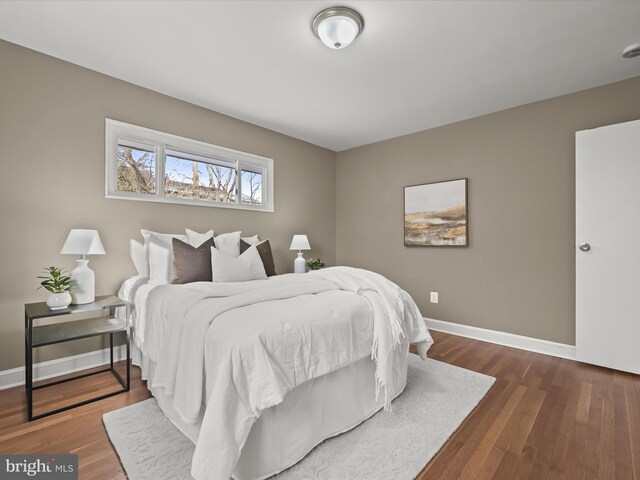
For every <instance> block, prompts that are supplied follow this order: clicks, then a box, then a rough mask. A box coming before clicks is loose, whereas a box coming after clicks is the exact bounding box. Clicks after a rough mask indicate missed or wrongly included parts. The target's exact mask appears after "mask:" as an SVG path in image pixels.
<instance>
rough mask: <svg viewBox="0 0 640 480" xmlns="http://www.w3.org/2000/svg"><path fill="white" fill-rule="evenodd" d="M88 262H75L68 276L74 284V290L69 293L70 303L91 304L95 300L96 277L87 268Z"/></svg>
mask: <svg viewBox="0 0 640 480" xmlns="http://www.w3.org/2000/svg"><path fill="white" fill-rule="evenodd" d="M88 263H89V260H84V259H82V260H76V264H77V265H76V268H74V269H73V270H72V271H71V273H70V274H69V276H70V277H71V280H73V281H74V282H75V289H74V290H73V291H72V292H71V303H72V304H73V305H83V304H85V303H92V302H93V301H95V299H96V295H95V286H96V276H95V274H94V273H93V270H91V269H90V268H89V266H88Z"/></svg>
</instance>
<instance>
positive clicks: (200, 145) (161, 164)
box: [105, 118, 274, 212]
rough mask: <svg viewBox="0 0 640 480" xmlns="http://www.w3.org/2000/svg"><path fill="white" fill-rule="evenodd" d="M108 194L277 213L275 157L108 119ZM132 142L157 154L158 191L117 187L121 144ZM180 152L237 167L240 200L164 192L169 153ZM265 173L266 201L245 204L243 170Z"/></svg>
mask: <svg viewBox="0 0 640 480" xmlns="http://www.w3.org/2000/svg"><path fill="white" fill-rule="evenodd" d="M105 142H106V145H105V197H106V198H115V199H120V200H123V199H124V200H138V201H144V202H161V203H177V204H182V205H198V206H203V207H216V208H232V209H233V208H235V209H240V210H253V211H259V212H273V211H274V208H273V205H274V185H273V181H274V179H273V159H271V158H267V157H261V156H259V155H254V154H252V153H246V152H240V151H238V150H232V149H230V148H225V147H220V146H217V145H212V144H210V143H205V142H201V141H198V140H192V139H190V138H185V137H180V136H178V135H173V134H171V133H165V132H160V131H157V130H152V129H150V128H145V127H140V126H138V125H131V124H129V123H124V122H120V121H118V120H112V119H110V118H107V119H106V136H105ZM123 143H124V144H130V145H131V146H135V145H137V144H139V145H140V147H145V150H149V149H150V150H152V151H154V152H155V155H156V175H155V176H156V186H155V187H156V188H155V190H156V191H155V193H154V194H148V193H137V192H120V191H118V190H117V178H118V176H117V173H118V145H119V144H123ZM168 151H169V152H171V151H172V152H174V153H176V154H179V155H180V156H181V158H186V159H188V160H195V161H198V162H208V163H212V164H217V165H222V166H227V167H233V168H235V169H236V201H235V203H231V202H216V201H211V200H195V199H184V198H175V197H168V196H165V194H164V180H165V154H167V152H168ZM243 169H244V170H250V171H255V172H256V173H262V204H261V205H255V204H248V203H242V182H241V176H242V170H243Z"/></svg>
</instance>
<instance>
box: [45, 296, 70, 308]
mask: <svg viewBox="0 0 640 480" xmlns="http://www.w3.org/2000/svg"><path fill="white" fill-rule="evenodd" d="M70 304H71V294H70V293H69V292H62V293H52V294H51V295H49V298H47V305H48V306H49V308H50V309H51V310H61V309H63V308H67V307H68V306H69V305H70Z"/></svg>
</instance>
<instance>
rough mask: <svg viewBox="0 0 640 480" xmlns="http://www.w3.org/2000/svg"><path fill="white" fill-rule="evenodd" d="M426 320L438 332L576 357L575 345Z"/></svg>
mask: <svg viewBox="0 0 640 480" xmlns="http://www.w3.org/2000/svg"><path fill="white" fill-rule="evenodd" d="M425 320H426V322H427V327H428V328H429V329H430V330H435V331H437V332H444V333H450V334H452V335H458V336H460V337H467V338H473V339H474V340H482V341H483V342H490V343H497V344H498V345H504V346H506V347H512V348H519V349H520V350H528V351H530V352H536V353H543V354H545V355H552V356H554V357H560V358H566V359H569V360H575V359H576V347H575V346H573V345H566V344H564V343H556V342H550V341H548V340H540V339H538V338H532V337H524V336H522V335H514V334H513V333H506V332H498V331H496V330H487V329H486V328H478V327H471V326H469V325H461V324H459V323H451V322H443V321H442V320H434V319H433V318H425Z"/></svg>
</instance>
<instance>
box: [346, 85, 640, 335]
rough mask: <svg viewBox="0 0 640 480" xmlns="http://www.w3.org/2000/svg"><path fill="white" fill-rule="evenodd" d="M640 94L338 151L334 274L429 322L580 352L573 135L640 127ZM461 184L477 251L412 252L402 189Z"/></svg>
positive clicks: (619, 93) (592, 97) (535, 107)
mask: <svg viewBox="0 0 640 480" xmlns="http://www.w3.org/2000/svg"><path fill="white" fill-rule="evenodd" d="M639 92H640V77H636V78H633V79H630V80H626V81H623V82H619V83H615V84H611V85H606V86H603V87H599V88H594V89H590V90H585V91H582V92H578V93H575V94H571V95H566V96H563V97H558V98H554V99H550V100H546V101H542V102H537V103H533V104H529V105H524V106H521V107H517V108H513V109H510V110H505V111H502V112H498V113H494V114H491V115H485V116H482V117H478V118H474V119H470V120H466V121H463V122H459V123H455V124H452V125H447V126H444V127H440V128H434V129H431V130H427V131H424V132H419V133H415V134H412V135H407V136H403V137H399V138H394V139H391V140H387V141H384V142H380V143H376V144H372V145H367V146H364V147H360V148H355V149H352V150H348V151H344V152H339V153H338V155H337V158H338V161H337V171H336V181H337V188H336V192H337V203H336V205H337V217H336V218H337V228H336V233H337V240H336V245H337V261H338V263H341V264H351V265H355V266H360V267H365V268H368V269H371V270H375V271H377V272H380V273H382V274H383V275H386V276H388V277H389V278H391V279H392V280H394V281H395V282H397V283H398V284H399V285H400V286H402V287H403V288H405V289H406V290H407V291H408V292H409V293H411V294H412V295H413V297H414V298H415V300H416V301H417V303H418V305H419V306H420V309H421V311H422V313H423V315H425V316H427V317H430V318H435V319H439V320H445V321H450V322H456V323H461V324H465V325H473V326H476V327H482V328H489V329H494V330H500V331H504V332H510V333H515V334H519V335H526V336H531V337H535V338H540V339H545V340H551V341H556V342H562V343H567V344H574V342H575V308H574V297H575V273H574V269H575V258H574V236H575V206H574V195H575V178H574V166H575V159H574V156H575V148H574V134H575V132H576V131H578V130H584V129H589V128H594V127H599V126H602V125H609V124H614V123H620V122H624V121H629V120H635V119H638V118H640V94H639ZM390 121H392V119H391V120H390ZM461 177H468V178H469V216H470V218H469V228H470V237H471V238H470V247H469V248H425V247H405V246H404V245H403V186H405V185H414V184H417V183H427V182H433V181H439V180H448V179H455V178H461ZM429 291H437V292H439V293H440V299H439V300H440V303H438V304H437V305H436V304H431V303H429Z"/></svg>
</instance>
